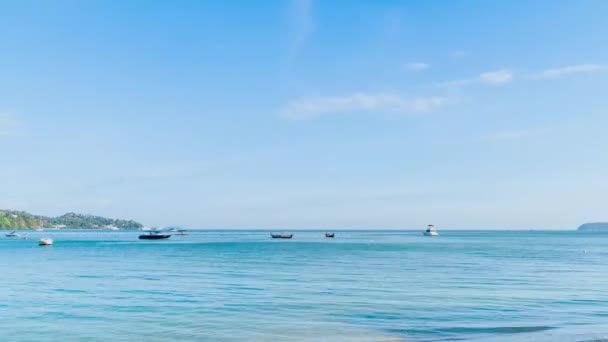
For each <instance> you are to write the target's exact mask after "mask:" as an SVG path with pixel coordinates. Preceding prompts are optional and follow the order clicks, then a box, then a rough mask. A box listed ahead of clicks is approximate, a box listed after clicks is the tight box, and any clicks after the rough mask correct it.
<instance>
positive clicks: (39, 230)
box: [34, 227, 44, 232]
mask: <svg viewBox="0 0 608 342" xmlns="http://www.w3.org/2000/svg"><path fill="white" fill-rule="evenodd" d="M34 230H35V231H37V232H43V231H44V229H42V227H40V228H34Z"/></svg>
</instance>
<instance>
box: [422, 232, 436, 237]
mask: <svg viewBox="0 0 608 342" xmlns="http://www.w3.org/2000/svg"><path fill="white" fill-rule="evenodd" d="M423 234H424V236H439V233H437V232H424V233H423Z"/></svg>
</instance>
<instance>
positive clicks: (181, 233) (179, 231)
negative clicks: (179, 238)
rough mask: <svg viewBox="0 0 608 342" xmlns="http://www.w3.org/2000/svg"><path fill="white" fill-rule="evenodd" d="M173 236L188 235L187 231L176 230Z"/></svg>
mask: <svg viewBox="0 0 608 342" xmlns="http://www.w3.org/2000/svg"><path fill="white" fill-rule="evenodd" d="M175 235H188V231H187V230H185V229H178V230H177V233H176V234H175Z"/></svg>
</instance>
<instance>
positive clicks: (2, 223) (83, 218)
mask: <svg viewBox="0 0 608 342" xmlns="http://www.w3.org/2000/svg"><path fill="white" fill-rule="evenodd" d="M53 227H54V228H64V229H99V228H110V227H115V228H121V229H124V228H141V227H143V225H142V224H141V223H139V222H136V221H133V220H123V219H112V218H106V217H101V216H94V215H83V214H76V213H67V214H64V215H61V216H57V217H48V216H42V215H33V214H30V213H28V212H25V211H17V210H0V229H34V228H53Z"/></svg>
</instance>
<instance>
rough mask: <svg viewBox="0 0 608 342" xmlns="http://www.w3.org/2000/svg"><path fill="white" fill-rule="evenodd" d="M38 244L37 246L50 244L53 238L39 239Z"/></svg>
mask: <svg viewBox="0 0 608 342" xmlns="http://www.w3.org/2000/svg"><path fill="white" fill-rule="evenodd" d="M38 245H39V246H52V245H53V240H52V239H40V240H39V241H38Z"/></svg>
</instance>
